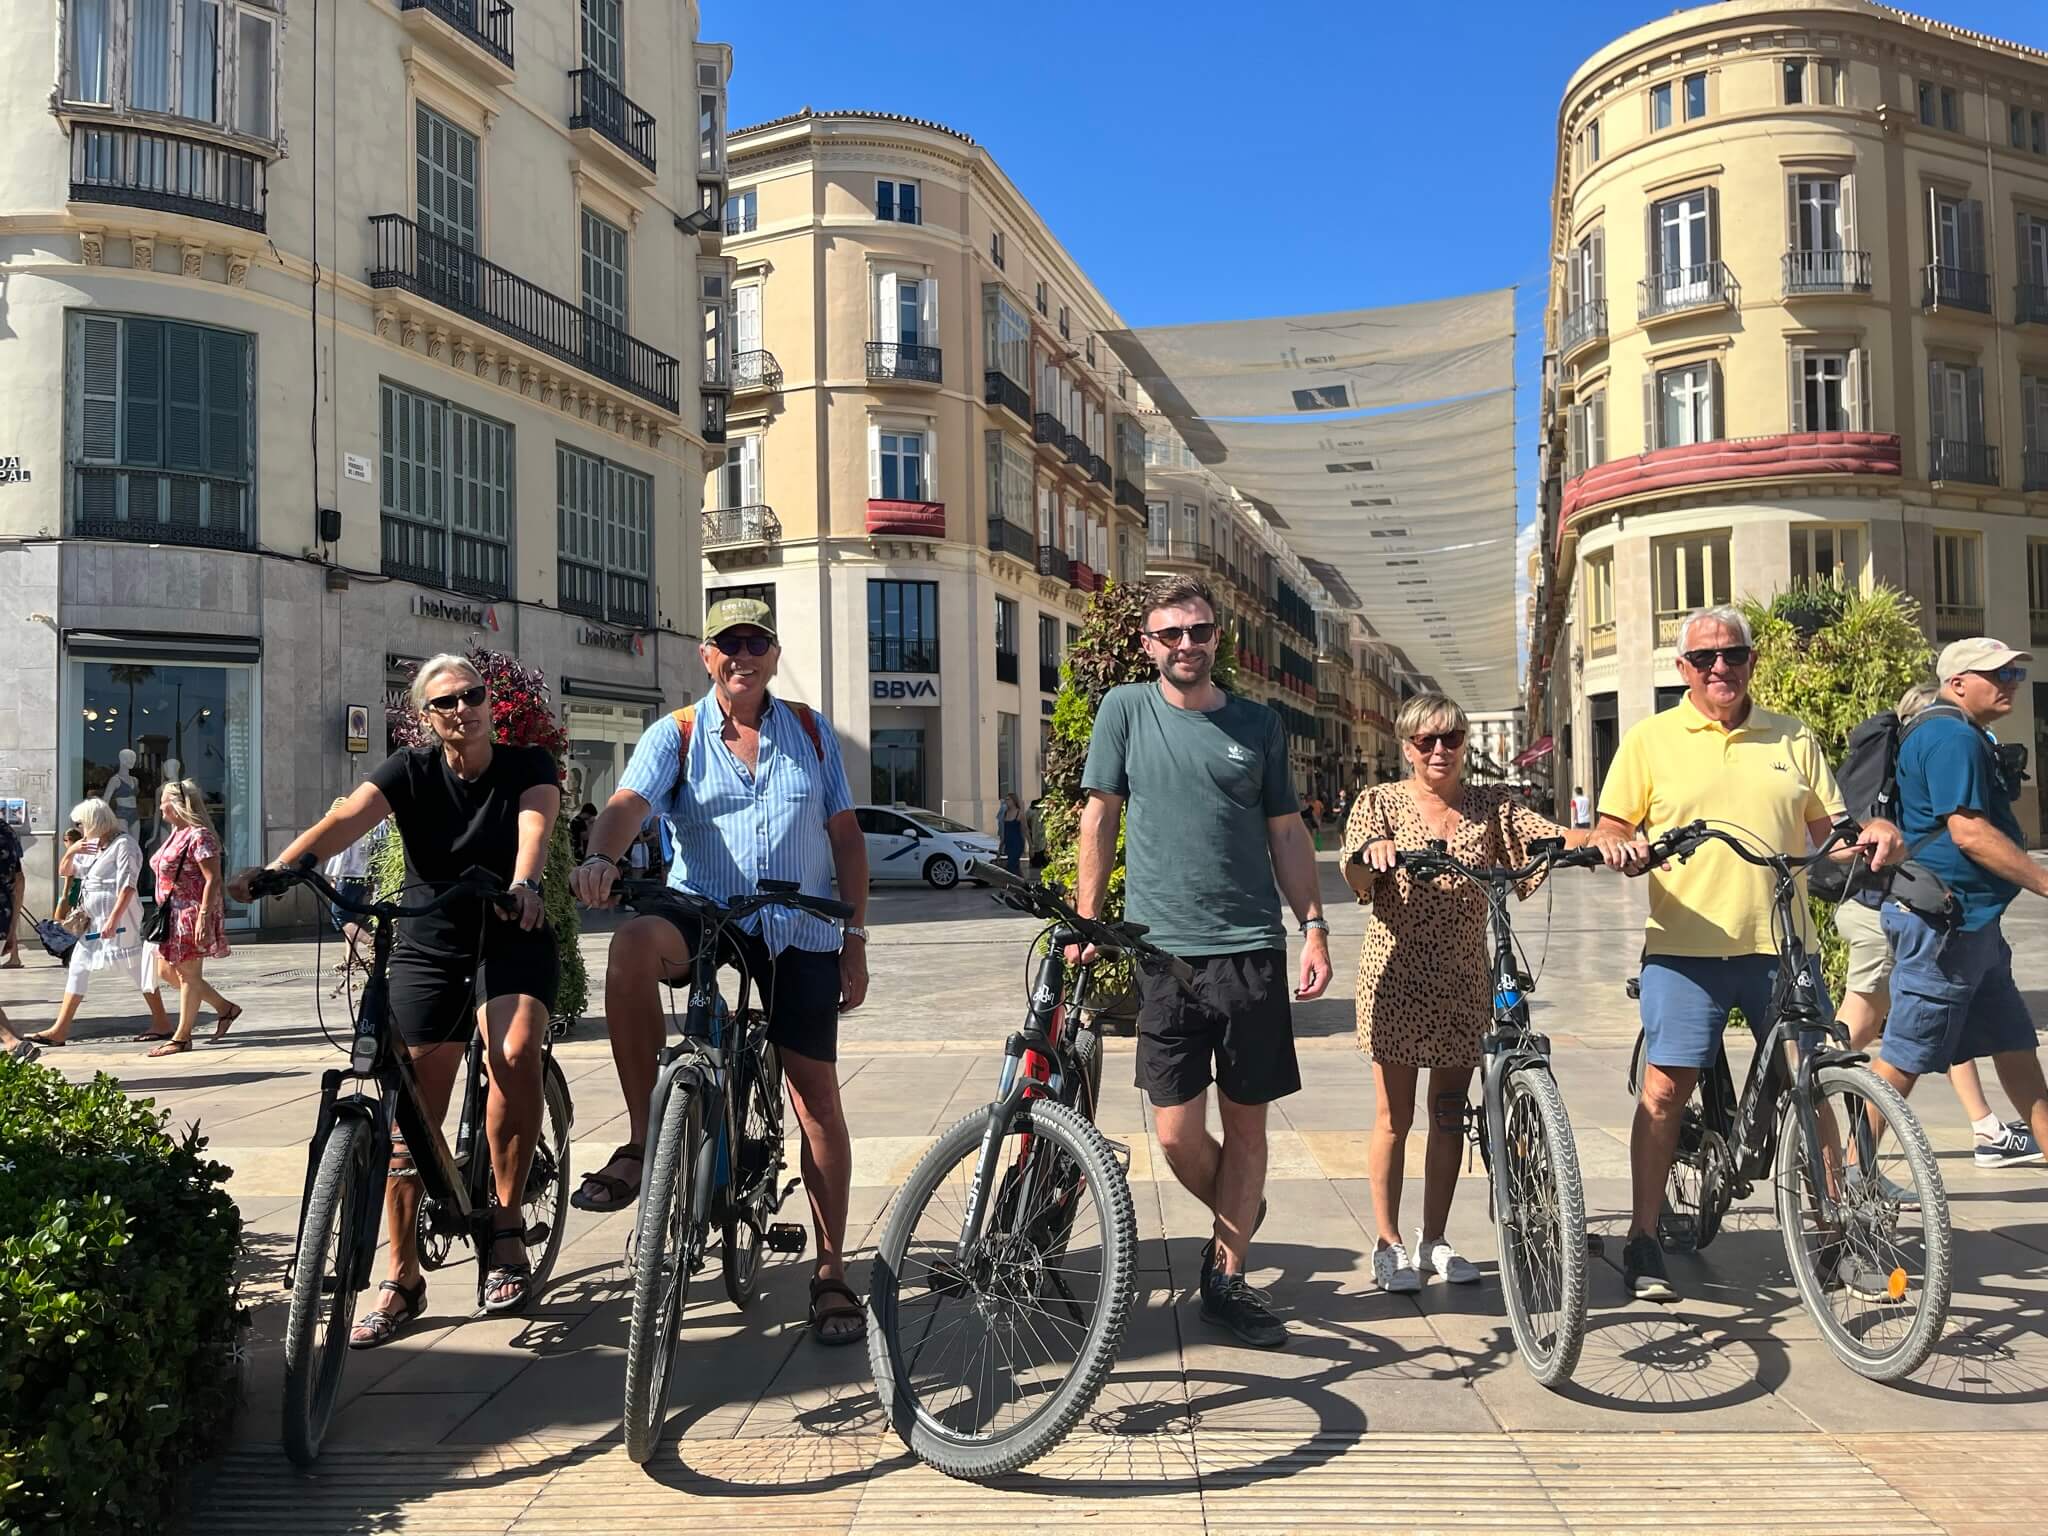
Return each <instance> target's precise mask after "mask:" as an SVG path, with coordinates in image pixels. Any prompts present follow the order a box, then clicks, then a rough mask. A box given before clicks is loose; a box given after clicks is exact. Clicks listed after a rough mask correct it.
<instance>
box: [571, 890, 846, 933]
mask: <svg viewBox="0 0 2048 1536" xmlns="http://www.w3.org/2000/svg"><path fill="white" fill-rule="evenodd" d="M611 893H612V899H613V900H614V901H615V902H617V903H618V904H619V905H620V906H626V907H631V908H633V909H634V910H635V911H638V912H645V911H647V910H648V909H649V908H650V907H677V908H680V909H681V910H682V911H684V912H685V913H687V914H688V915H689V916H691V917H695V918H702V919H705V920H708V921H711V922H718V923H723V922H733V921H736V920H737V919H739V918H742V917H747V916H750V915H751V914H753V913H755V912H759V911H761V910H762V909H763V908H765V907H794V908H796V909H797V910H798V911H801V912H809V913H810V914H811V915H812V916H814V917H822V918H825V919H826V920H828V921H830V922H836V923H844V922H847V921H850V920H851V919H852V917H853V908H852V907H851V906H849V905H848V904H847V903H845V902H843V901H834V900H833V899H832V898H831V897H829V896H808V895H805V894H804V892H803V891H802V889H800V888H799V887H798V886H797V884H796V882H795V881H792V880H763V881H761V882H760V884H759V887H758V889H757V890H756V891H755V893H754V894H753V895H751V896H737V897H734V898H733V899H732V900H731V901H713V900H712V899H711V898H710V897H708V896H699V895H697V894H696V893H695V892H693V891H679V890H677V889H676V888H675V887H674V886H672V885H668V884H666V883H664V882H663V881H660V880H620V881H616V882H615V883H614V884H613V885H612V892H611Z"/></svg>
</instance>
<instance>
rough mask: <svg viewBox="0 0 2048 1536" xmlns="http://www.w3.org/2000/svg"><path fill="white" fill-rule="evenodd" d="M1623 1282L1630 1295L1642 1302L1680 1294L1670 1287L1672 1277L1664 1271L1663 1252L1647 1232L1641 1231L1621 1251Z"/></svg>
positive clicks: (1670, 1297)
mask: <svg viewBox="0 0 2048 1536" xmlns="http://www.w3.org/2000/svg"><path fill="white" fill-rule="evenodd" d="M1621 1282H1622V1284H1623V1285H1626V1286H1627V1287H1628V1289H1629V1294H1630V1295H1631V1296H1635V1297H1638V1298H1640V1299H1641V1300H1643V1301H1676V1300H1677V1299H1678V1292H1677V1291H1675V1290H1673V1289H1672V1286H1671V1276H1670V1275H1669V1274H1668V1273H1667V1272H1666V1271H1665V1268H1664V1250H1663V1248H1662V1247H1661V1246H1659V1244H1658V1242H1657V1239H1656V1238H1654V1237H1652V1236H1650V1234H1649V1233H1647V1232H1638V1233H1637V1234H1636V1235H1635V1236H1634V1237H1632V1238H1630V1239H1629V1240H1628V1247H1627V1248H1625V1249H1624V1250H1622V1255H1621Z"/></svg>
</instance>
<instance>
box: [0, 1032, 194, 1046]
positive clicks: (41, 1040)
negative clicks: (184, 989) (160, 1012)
mask: <svg viewBox="0 0 2048 1536" xmlns="http://www.w3.org/2000/svg"><path fill="white" fill-rule="evenodd" d="M24 1038H26V1039H27V1040H29V1041H31V1042H33V1043H34V1044H36V1045H40V1046H43V1047H45V1048H51V1047H55V1046H60V1045H69V1044H70V1043H71V1042H70V1040H69V1039H64V1040H52V1039H51V1038H50V1037H49V1036H48V1035H47V1034H41V1033H38V1034H33V1035H28V1036H25V1037H24ZM158 1038H160V1039H161V1038H162V1037H161V1036H159V1037H158Z"/></svg>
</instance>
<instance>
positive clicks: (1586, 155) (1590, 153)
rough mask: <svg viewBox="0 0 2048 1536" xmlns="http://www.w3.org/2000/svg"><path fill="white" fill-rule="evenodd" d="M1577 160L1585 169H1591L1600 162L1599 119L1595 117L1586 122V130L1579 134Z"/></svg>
mask: <svg viewBox="0 0 2048 1536" xmlns="http://www.w3.org/2000/svg"><path fill="white" fill-rule="evenodd" d="M1579 162H1580V165H1581V167H1582V168H1583V169H1585V170H1591V169H1592V168H1593V167H1594V166H1596V165H1598V164H1599V163H1600V119H1599V118H1597V117H1596V118H1594V119H1593V120H1592V121H1591V122H1589V123H1588V124H1586V131H1585V132H1584V133H1582V134H1580V135H1579Z"/></svg>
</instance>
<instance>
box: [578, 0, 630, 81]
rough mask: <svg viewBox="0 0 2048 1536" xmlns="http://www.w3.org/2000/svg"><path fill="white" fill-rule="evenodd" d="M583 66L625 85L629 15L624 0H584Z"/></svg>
mask: <svg viewBox="0 0 2048 1536" xmlns="http://www.w3.org/2000/svg"><path fill="white" fill-rule="evenodd" d="M582 10H583V67H584V68H585V69H589V70H594V71H596V72H597V73H598V74H599V75H601V76H603V77H604V78H605V79H606V80H607V81H609V82H610V83H611V84H613V85H616V86H619V87H621V88H623V87H624V85H625V59H626V50H625V36H626V29H625V15H624V11H623V8H622V7H621V5H620V0H583V3H582Z"/></svg>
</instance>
